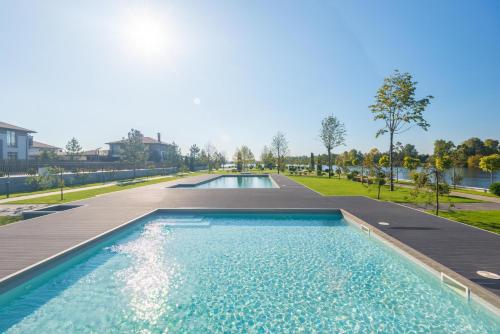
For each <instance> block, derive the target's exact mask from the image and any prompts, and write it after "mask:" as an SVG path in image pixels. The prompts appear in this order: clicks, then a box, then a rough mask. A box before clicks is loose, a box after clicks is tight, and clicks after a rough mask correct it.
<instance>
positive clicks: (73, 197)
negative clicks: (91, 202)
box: [8, 174, 194, 204]
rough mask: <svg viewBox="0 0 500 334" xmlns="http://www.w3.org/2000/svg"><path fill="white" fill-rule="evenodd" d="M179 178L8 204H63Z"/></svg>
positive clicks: (160, 179)
mask: <svg viewBox="0 0 500 334" xmlns="http://www.w3.org/2000/svg"><path fill="white" fill-rule="evenodd" d="M192 175H194V174H190V175H189V176H192ZM179 178H181V176H173V177H172V176H171V177H162V178H158V179H153V180H143V181H141V182H136V183H123V184H116V185H112V186H108V187H103V188H95V189H89V190H82V191H77V192H72V193H67V194H64V199H63V200H62V201H61V196H60V195H59V194H57V195H47V196H43V197H38V198H31V199H24V200H17V201H16V200H14V201H9V202H8V204H61V203H68V202H73V201H79V200H82V199H87V198H91V197H94V196H97V195H103V194H107V193H112V192H115V191H121V190H126V189H133V188H138V187H144V186H148V185H151V184H156V183H161V182H167V181H173V180H176V179H179Z"/></svg>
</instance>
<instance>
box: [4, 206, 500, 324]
mask: <svg viewBox="0 0 500 334" xmlns="http://www.w3.org/2000/svg"><path fill="white" fill-rule="evenodd" d="M301 330H302V331H305V332H323V333H339V332H347V333H352V332H358V333H373V332H380V333H403V332H419V333H420V332H422V333H424V332H425V333H452V332H453V333H499V331H500V322H499V320H498V319H497V318H495V316H494V315H493V314H492V313H490V312H489V311H487V310H486V309H485V308H483V307H482V306H481V305H479V304H477V303H475V302H473V301H467V300H466V299H465V298H463V297H461V296H459V295H458V294H456V293H455V292H453V291H451V290H450V289H449V288H447V287H445V286H443V285H441V283H440V282H439V280H438V279H437V278H436V277H434V276H433V275H431V274H430V273H428V272H427V271H425V270H424V269H423V268H421V267H420V266H418V265H416V264H414V263H413V262H411V261H409V260H408V259H406V258H405V257H403V256H402V255H400V254H399V253H398V252H396V251H395V250H393V249H392V248H389V247H387V246H385V245H384V244H382V243H380V242H378V241H376V240H373V238H370V237H369V236H368V235H366V234H364V233H363V232H361V231H360V230H359V229H358V228H355V227H353V226H352V225H350V224H348V223H347V222H346V221H345V220H344V218H343V217H342V215H340V214H333V213H332V214H325V213H307V214H306V213H206V214H205V213H204V214H201V213H200V214H198V213H195V214H173V213H156V214H153V215H150V216H148V217H145V218H143V219H141V220H140V221H139V222H138V223H137V224H135V225H134V226H133V227H130V228H129V229H127V230H126V231H122V232H120V233H119V234H117V235H115V236H114V237H113V238H112V239H110V240H108V241H106V242H104V243H101V244H99V245H96V246H95V247H93V248H91V249H89V250H87V251H86V252H85V253H83V254H81V255H79V256H76V257H75V258H73V259H72V260H70V261H68V262H66V263H64V264H63V265H60V266H58V267H56V268H54V269H51V270H50V271H48V272H46V273H45V274H42V275H41V276H39V277H38V278H36V279H34V280H32V281H29V282H27V283H25V284H23V285H21V286H19V287H18V288H15V289H14V290H12V291H10V292H7V293H6V294H4V295H3V296H2V297H1V298H0V331H1V332H4V331H5V332H7V333H59V332H61V333H83V332H98V333H109V332H135V333H137V332H141V333H142V332H144V333H149V332H155V333H156V332H162V333H163V332H174V333H223V332H243V333H246V332H258V333H260V332H271V333H284V332H297V331H301Z"/></svg>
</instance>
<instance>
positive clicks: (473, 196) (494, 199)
mask: <svg viewBox="0 0 500 334" xmlns="http://www.w3.org/2000/svg"><path fill="white" fill-rule="evenodd" d="M450 195H453V196H460V197H465V198H470V199H477V200H479V201H485V202H491V203H497V204H500V197H491V196H483V195H476V194H467V193H462V192H459V191H453V190H452V191H451V192H450Z"/></svg>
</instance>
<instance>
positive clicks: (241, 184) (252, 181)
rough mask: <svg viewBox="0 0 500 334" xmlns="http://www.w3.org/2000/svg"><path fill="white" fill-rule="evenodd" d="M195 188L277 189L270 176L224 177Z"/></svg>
mask: <svg viewBox="0 0 500 334" xmlns="http://www.w3.org/2000/svg"><path fill="white" fill-rule="evenodd" d="M194 188H276V185H275V183H274V182H273V181H272V180H271V177H270V176H269V175H222V176H219V177H217V178H215V179H211V180H209V181H206V182H202V183H199V184H197V185H195V186H194Z"/></svg>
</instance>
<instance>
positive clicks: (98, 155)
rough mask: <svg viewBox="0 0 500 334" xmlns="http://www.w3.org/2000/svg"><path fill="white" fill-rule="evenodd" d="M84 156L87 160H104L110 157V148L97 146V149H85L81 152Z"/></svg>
mask: <svg viewBox="0 0 500 334" xmlns="http://www.w3.org/2000/svg"><path fill="white" fill-rule="evenodd" d="M79 156H82V157H83V158H84V160H87V161H102V160H107V159H108V157H109V150H103V149H101V148H97V149H95V150H88V151H83V152H82V153H80V154H79Z"/></svg>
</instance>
